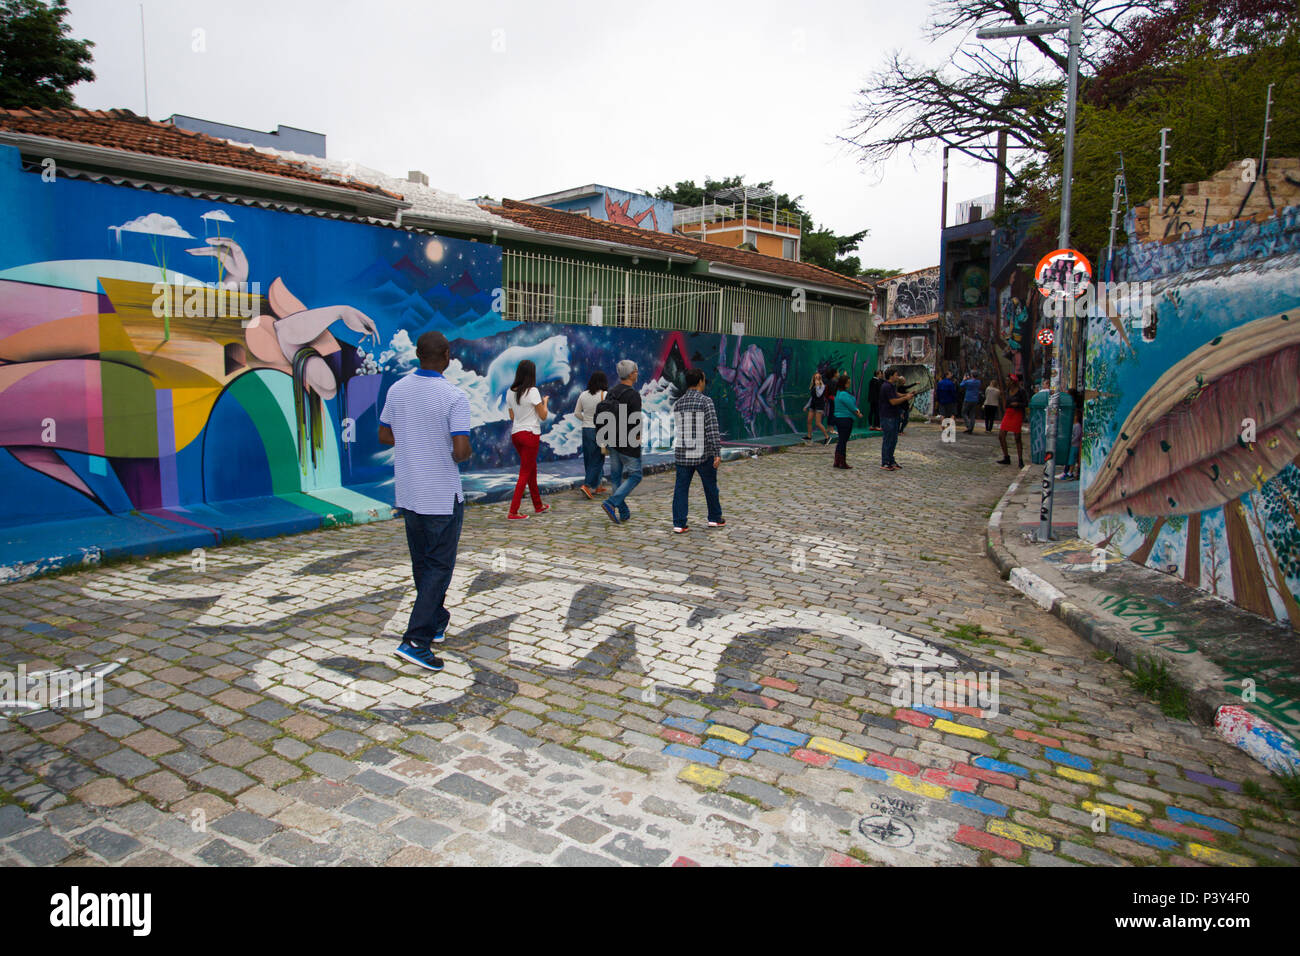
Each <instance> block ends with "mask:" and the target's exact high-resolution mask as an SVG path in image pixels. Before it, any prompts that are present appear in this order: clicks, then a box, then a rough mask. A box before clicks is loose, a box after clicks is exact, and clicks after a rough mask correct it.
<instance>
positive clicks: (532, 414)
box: [506, 359, 551, 520]
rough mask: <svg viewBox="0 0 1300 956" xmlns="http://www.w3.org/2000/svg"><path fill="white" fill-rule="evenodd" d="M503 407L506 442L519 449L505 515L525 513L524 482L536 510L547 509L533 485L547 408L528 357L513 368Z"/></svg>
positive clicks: (534, 369) (548, 508)
mask: <svg viewBox="0 0 1300 956" xmlns="http://www.w3.org/2000/svg"><path fill="white" fill-rule="evenodd" d="M506 411H508V412H509V413H510V421H511V422H512V423H513V424H512V425H511V426H510V443H511V444H512V445H514V446H515V451H517V452H518V453H519V480H518V481H516V482H515V494H514V497H513V498H511V499H510V513H509V514H508V515H506V517H507V518H510V519H512V520H518V519H521V518H527V517H528V515H521V514H520V513H519V503H520V501H521V500H522V499H523V496H524V487H525V486H527V487H528V492H529V494H530V495H532V499H533V511H534V512H535V513H536V514H541V513H542V512H543V511H550V510H551V506H550V505H545V504H542V495H541V492H540V491H539V490H538V488H537V449H538V447H539V446H540V445H541V443H542V422H544V421H546V416H547V414H548V412H547V409H546V399H544V398H542V393H541V392H539V391H538V390H537V366H536V365H534V364H533V363H532V362H531V361H530V360H529V359H524V360H523V361H522V362H520V363H519V367H518V368H517V369H515V383H514V384H513V385H511V386H510V391H508V392H506Z"/></svg>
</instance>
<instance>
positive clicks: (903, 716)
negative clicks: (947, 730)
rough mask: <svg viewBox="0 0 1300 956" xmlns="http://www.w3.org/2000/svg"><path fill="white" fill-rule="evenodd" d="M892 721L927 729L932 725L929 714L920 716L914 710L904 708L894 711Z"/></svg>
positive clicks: (931, 718)
mask: <svg viewBox="0 0 1300 956" xmlns="http://www.w3.org/2000/svg"><path fill="white" fill-rule="evenodd" d="M894 719H895V720H901V721H903V722H904V723H907V724H912V725H914V726H916V727H929V726H930V725H931V724H932V723H934V718H933V717H931V716H930V715H929V714H922V713H920V712H918V711H915V710H908V709H907V708H906V707H902V708H899V709H898V710H896V711H894Z"/></svg>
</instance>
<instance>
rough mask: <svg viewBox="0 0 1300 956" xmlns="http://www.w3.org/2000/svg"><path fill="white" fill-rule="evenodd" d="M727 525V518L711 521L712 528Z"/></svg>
mask: <svg viewBox="0 0 1300 956" xmlns="http://www.w3.org/2000/svg"><path fill="white" fill-rule="evenodd" d="M726 526H727V521H726V519H725V518H719V519H718V520H717V521H710V522H709V527H710V528H725V527H726Z"/></svg>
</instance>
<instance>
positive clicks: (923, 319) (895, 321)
mask: <svg viewBox="0 0 1300 956" xmlns="http://www.w3.org/2000/svg"><path fill="white" fill-rule="evenodd" d="M937 318H939V313H938V312H927V313H926V314H925V315H902V316H897V317H895V318H892V319H885V321H883V322H881V323H880V325H881V327H882V328H883V327H885V326H887V325H928V324H929V323H931V322H933V321H934V320H935V319H937Z"/></svg>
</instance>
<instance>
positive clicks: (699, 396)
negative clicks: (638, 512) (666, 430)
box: [673, 368, 726, 534]
mask: <svg viewBox="0 0 1300 956" xmlns="http://www.w3.org/2000/svg"><path fill="white" fill-rule="evenodd" d="M707 386H708V383H707V382H706V381H705V378H704V373H703V372H701V371H700V370H699V369H695V368H693V369H691V370H689V371H688V372H687V373H686V391H685V392H683V393H682V397H681V398H679V399H677V402H676V403H675V404H674V405H673V419H674V421H675V423H676V426H677V440H676V442H675V443H674V445H673V455H674V459H675V460H676V462H677V486H676V487H675V488H674V489H673V533H674V534H685V533H686V532H687V531H688V530H690V529H689V528H687V526H686V511H687V505H688V504H689V502H690V495H691V478H693V477H694V475H695V473H696V472H697V471H698V472H699V473H700V483H701V484H702V485H704V501H705V503H706V504H707V505H708V512H709V527H710V528H721V527H722V526H723V525H725V524H726V522H725V521H723V520H722V503H721V502H720V501H719V500H718V465H719V464H721V463H722V457H721V455H722V439H721V436H720V435H719V434H718V412H717V410H716V409H715V408H714V407H713V399H711V398H709V396H707V395H705V394H704V389H705V388H706V387H707Z"/></svg>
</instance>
